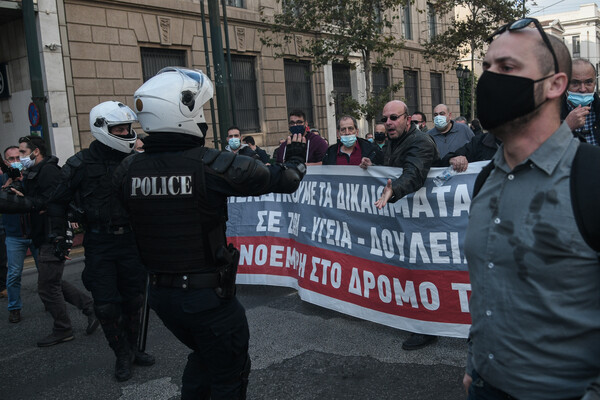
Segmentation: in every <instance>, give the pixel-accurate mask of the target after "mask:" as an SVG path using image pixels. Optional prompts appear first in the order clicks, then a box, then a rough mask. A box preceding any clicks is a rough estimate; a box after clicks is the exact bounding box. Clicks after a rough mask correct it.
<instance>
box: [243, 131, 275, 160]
mask: <svg viewBox="0 0 600 400" xmlns="http://www.w3.org/2000/svg"><path fill="white" fill-rule="evenodd" d="M243 142H244V143H245V144H247V145H248V147H250V149H252V151H254V152H255V153H256V154H257V155H258V158H259V159H260V161H262V162H263V163H264V164H267V163H268V162H269V155H268V154H267V152H266V151H264V150H263V149H261V148H260V147H258V146H257V145H256V142H255V141H254V138H253V137H252V136H246V137H245V138H244V139H243Z"/></svg>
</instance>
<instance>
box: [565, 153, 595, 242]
mask: <svg viewBox="0 0 600 400" xmlns="http://www.w3.org/2000/svg"><path fill="white" fill-rule="evenodd" d="M570 189H571V205H572V206H573V214H574V215H575V221H576V222H577V227H578V228H579V232H581V236H583V238H584V240H585V242H586V243H587V244H588V245H589V246H590V247H591V248H592V249H594V250H595V251H596V252H600V202H599V200H600V148H599V147H597V146H593V145H591V144H587V143H581V144H580V145H579V147H578V148H577V153H575V158H574V160H573V166H572V167H571V188H570Z"/></svg>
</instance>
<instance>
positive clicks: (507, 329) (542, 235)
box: [463, 18, 600, 400]
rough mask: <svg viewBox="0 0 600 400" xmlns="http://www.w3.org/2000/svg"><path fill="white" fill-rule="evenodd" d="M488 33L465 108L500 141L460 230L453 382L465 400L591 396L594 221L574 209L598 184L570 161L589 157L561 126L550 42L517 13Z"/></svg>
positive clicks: (556, 45)
mask: <svg viewBox="0 0 600 400" xmlns="http://www.w3.org/2000/svg"><path fill="white" fill-rule="evenodd" d="M532 24H534V25H535V28H537V29H530V28H529V27H530V26H532ZM490 40H493V41H491V44H490V45H489V48H488V51H487V54H486V55H485V58H484V61H483V69H484V72H483V74H482V75H481V77H480V78H479V82H478V85H477V114H478V116H479V119H480V120H481V124H482V125H483V127H484V128H485V129H487V130H489V131H490V132H491V133H492V134H493V135H494V136H496V137H498V138H500V139H501V140H502V146H501V147H500V149H499V150H498V152H497V153H496V154H495V156H494V158H493V159H492V163H490V164H489V166H488V167H486V168H484V170H483V171H482V172H481V174H480V176H479V177H478V179H477V181H476V185H475V186H476V187H475V189H474V194H473V199H472V202H471V209H470V215H469V225H468V229H467V233H466V237H465V253H466V256H467V261H468V265H469V274H470V280H471V287H472V294H471V298H470V311H471V318H472V326H471V331H470V341H469V353H468V358H467V373H466V374H465V377H464V380H463V383H464V385H465V387H466V388H467V389H468V393H469V399H471V400H478V399H486V400H489V399H532V400H541V399H544V400H557V399H584V400H591V399H598V398H600V302H599V301H598V298H599V297H598V296H599V293H600V262H599V259H598V251H599V250H600V243H599V242H598V240H597V237H596V240H592V238H591V237H590V236H589V235H588V234H587V229H586V227H587V226H588V225H587V223H588V222H591V223H593V224H595V225H594V226H593V229H594V230H595V231H598V229H599V227H598V218H594V219H592V221H590V218H585V216H582V214H590V215H594V216H595V208H596V205H597V201H598V199H597V193H598V191H597V190H595V189H593V187H589V183H590V182H594V183H595V186H597V182H598V180H597V179H595V178H594V179H593V180H592V181H590V173H589V171H585V170H584V171H578V170H575V169H573V166H574V164H575V163H577V162H578V159H579V160H581V158H580V157H584V156H585V157H586V160H587V161H586V162H588V163H591V162H593V163H594V165H598V159H600V149H597V148H596V147H594V146H589V145H587V144H582V143H580V142H579V140H577V139H576V138H574V137H573V135H572V133H571V129H570V127H569V125H568V124H567V123H563V124H561V121H560V103H561V100H562V98H563V96H564V93H565V91H566V89H567V87H568V84H569V80H570V75H571V60H570V55H569V52H568V50H567V48H566V46H565V45H564V43H563V41H562V40H561V39H559V38H556V37H554V36H551V35H546V33H545V32H544V31H543V29H542V27H541V25H540V23H539V22H538V21H537V20H535V19H533V18H525V19H522V20H519V21H516V22H513V23H510V24H507V25H505V26H503V27H502V28H500V29H498V30H497V31H496V33H495V34H494V35H493V36H492V37H491V38H490ZM499 104H501V105H502V107H499V106H498V105H499ZM577 184H579V185H582V186H581V187H579V188H577ZM479 188H480V189H479ZM590 193H596V195H592V194H590ZM590 195H592V196H594V197H596V198H593V199H591V201H589V200H590V199H589V198H587V197H586V196H590ZM578 196H580V197H578ZM585 200H588V201H587V204H588V205H586V206H585V207H584V208H581V207H580V205H581V204H582V202H583V201H585ZM573 202H575V204H577V205H578V206H577V207H575V204H572V203H573ZM584 222H585V223H584ZM592 246H594V248H592Z"/></svg>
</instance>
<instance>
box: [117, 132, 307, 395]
mask: <svg viewBox="0 0 600 400" xmlns="http://www.w3.org/2000/svg"><path fill="white" fill-rule="evenodd" d="M202 144H203V140H201V139H199V138H196V137H193V136H191V135H184V134H172V133H152V134H150V136H149V137H148V138H147V140H146V142H145V145H144V148H145V150H146V151H145V153H143V154H136V155H134V156H131V157H130V158H127V159H126V160H125V161H124V162H123V164H121V166H120V167H119V168H118V169H117V172H116V173H115V187H116V188H118V189H117V190H118V191H120V193H121V194H120V198H122V199H123V201H124V202H125V203H126V204H127V206H128V211H129V212H130V215H131V222H132V225H133V228H134V231H135V233H136V240H137V243H138V248H139V250H140V255H141V257H142V260H143V263H144V265H145V266H146V267H147V268H148V270H149V271H150V281H151V286H150V291H149V304H150V306H151V308H152V309H154V310H155V312H156V313H157V314H158V316H159V317H160V318H161V320H162V321H163V322H164V324H165V325H166V327H167V328H168V329H169V330H170V331H171V332H173V334H175V336H176V337H177V338H178V339H179V340H181V341H182V342H183V343H184V344H186V345H187V346H188V347H189V348H190V349H192V350H193V352H192V353H191V354H190V355H189V357H188V363H187V365H186V367H185V371H184V373H183V378H182V382H183V388H182V399H208V398H211V399H213V400H215V399H228V400H231V399H244V398H245V393H246V386H247V378H248V374H249V372H250V357H249V355H248V340H249V332H248V322H247V320H246V315H245V310H244V308H243V306H242V305H241V304H240V303H239V302H238V300H237V299H236V298H235V296H234V285H232V284H231V283H234V282H235V275H231V274H229V272H230V271H231V268H230V267H231V266H234V267H235V268H237V260H235V258H236V257H235V254H232V251H231V250H232V247H230V248H229V249H227V250H226V249H225V246H227V238H226V235H225V229H226V225H225V223H226V220H227V210H226V204H227V197H228V196H249V195H260V194H264V193H269V192H285V193H291V192H293V191H295V190H296V189H297V187H298V185H299V182H300V180H301V179H302V177H303V175H304V172H305V166H304V164H302V161H301V160H302V159H299V160H300V161H299V162H297V163H289V164H288V165H287V166H282V165H273V166H270V167H267V166H265V165H264V164H263V163H262V162H260V161H259V160H254V159H252V158H249V157H245V156H241V155H236V154H234V153H231V152H226V151H224V152H220V151H217V150H214V149H206V148H204V147H201V145H202ZM228 256H232V258H233V259H234V260H232V259H229V258H228ZM238 256H239V254H238ZM235 268H234V270H233V273H235ZM231 278H233V281H231ZM228 283H229V284H228Z"/></svg>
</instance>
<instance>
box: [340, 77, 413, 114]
mask: <svg viewBox="0 0 600 400" xmlns="http://www.w3.org/2000/svg"><path fill="white" fill-rule="evenodd" d="M402 86H403V84H402V82H397V83H395V84H393V85H391V86H388V87H387V88H386V89H385V90H382V91H381V92H379V93H377V94H373V95H372V96H371V97H369V98H368V99H367V101H366V103H365V104H360V103H359V102H358V101H357V100H355V99H353V98H352V97H351V96H347V97H344V99H343V101H342V110H344V113H347V114H350V115H352V116H353V117H354V118H357V119H359V118H362V117H365V119H366V120H367V121H373V120H374V119H375V118H377V117H378V116H379V115H380V114H381V110H383V106H385V104H386V103H387V102H388V101H390V99H391V97H392V95H393V94H395V93H396V92H398V91H399V90H400V89H401V88H402Z"/></svg>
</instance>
